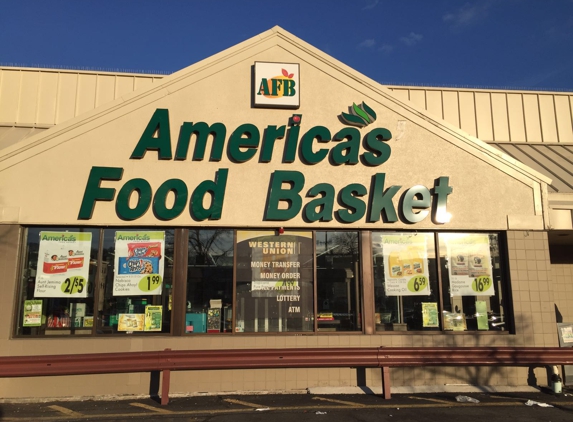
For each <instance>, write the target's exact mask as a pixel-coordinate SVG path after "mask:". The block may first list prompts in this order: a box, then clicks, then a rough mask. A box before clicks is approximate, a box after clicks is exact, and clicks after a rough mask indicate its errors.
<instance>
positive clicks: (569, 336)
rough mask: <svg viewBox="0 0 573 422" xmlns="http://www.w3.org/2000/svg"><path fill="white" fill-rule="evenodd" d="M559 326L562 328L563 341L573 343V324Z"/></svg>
mask: <svg viewBox="0 0 573 422" xmlns="http://www.w3.org/2000/svg"><path fill="white" fill-rule="evenodd" d="M559 328H560V329H561V339H562V341H563V343H565V344H569V343H573V326H571V325H569V326H565V325H562V326H561V327H559Z"/></svg>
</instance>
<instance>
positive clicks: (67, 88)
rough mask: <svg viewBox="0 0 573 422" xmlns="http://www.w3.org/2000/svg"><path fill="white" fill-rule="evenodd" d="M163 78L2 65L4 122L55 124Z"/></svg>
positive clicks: (0, 117) (0, 87)
mask: <svg viewBox="0 0 573 422" xmlns="http://www.w3.org/2000/svg"><path fill="white" fill-rule="evenodd" d="M162 78H163V76H162V75H140V74H113V73H107V72H101V73H100V72H85V71H69V70H57V69H32V68H9V67H0V125H2V126H4V127H8V126H28V127H36V126H40V127H46V126H52V125H55V124H58V123H61V122H64V121H66V120H69V119H71V118H73V117H75V116H77V115H79V114H82V113H85V112H86V111H89V110H92V109H94V108H95V107H97V106H100V105H102V104H105V103H108V102H110V101H112V100H114V99H116V98H118V97H121V96H122V95H125V94H128V93H130V92H132V91H134V90H135V89H136V88H141V87H143V86H146V85H148V84H151V83H153V82H154V81H156V80H159V79H162Z"/></svg>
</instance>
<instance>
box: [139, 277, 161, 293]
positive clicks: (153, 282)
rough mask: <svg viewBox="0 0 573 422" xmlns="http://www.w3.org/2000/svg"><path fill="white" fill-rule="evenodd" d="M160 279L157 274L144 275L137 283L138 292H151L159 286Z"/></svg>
mask: <svg viewBox="0 0 573 422" xmlns="http://www.w3.org/2000/svg"><path fill="white" fill-rule="evenodd" d="M162 281H163V280H162V277H161V276H160V275H159V274H146V275H145V277H143V278H142V279H141V280H140V281H139V290H141V291H142V292H152V291H154V290H155V289H157V288H158V287H159V286H161V282H162Z"/></svg>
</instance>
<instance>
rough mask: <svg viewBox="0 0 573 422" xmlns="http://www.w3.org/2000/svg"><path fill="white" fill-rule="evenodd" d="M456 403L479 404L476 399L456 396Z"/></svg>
mask: <svg viewBox="0 0 573 422" xmlns="http://www.w3.org/2000/svg"><path fill="white" fill-rule="evenodd" d="M456 401H458V402H460V403H479V400H478V399H474V398H473V397H468V396H456Z"/></svg>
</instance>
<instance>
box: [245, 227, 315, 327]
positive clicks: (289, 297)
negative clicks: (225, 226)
mask: <svg viewBox="0 0 573 422" xmlns="http://www.w3.org/2000/svg"><path fill="white" fill-rule="evenodd" d="M312 269H313V243H312V232H309V231H300V232H297V231H286V232H284V233H283V234H280V235H278V234H275V232H274V231H238V232H237V317H236V318H237V322H236V325H235V331H237V332H255V333H256V332H292V331H295V332H297V331H313V330H314V317H313V296H314V295H313V283H312V279H313V273H312Z"/></svg>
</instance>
